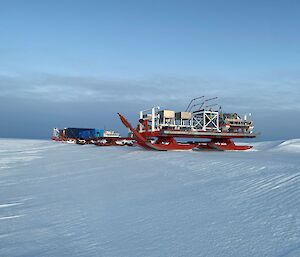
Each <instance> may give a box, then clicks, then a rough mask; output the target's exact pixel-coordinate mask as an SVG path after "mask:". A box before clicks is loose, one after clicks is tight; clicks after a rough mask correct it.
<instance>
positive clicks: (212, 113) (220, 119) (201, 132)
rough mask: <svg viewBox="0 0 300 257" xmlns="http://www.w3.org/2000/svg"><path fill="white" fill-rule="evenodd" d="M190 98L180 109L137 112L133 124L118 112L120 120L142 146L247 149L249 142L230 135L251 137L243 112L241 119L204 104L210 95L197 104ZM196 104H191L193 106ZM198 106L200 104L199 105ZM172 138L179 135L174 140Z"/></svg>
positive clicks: (178, 148) (250, 122) (252, 135)
mask: <svg viewBox="0 0 300 257" xmlns="http://www.w3.org/2000/svg"><path fill="white" fill-rule="evenodd" d="M201 98H204V97H203V96H202V97H197V98H194V99H192V101H191V102H190V104H189V105H188V107H187V109H186V110H185V111H184V112H182V111H181V112H175V111H173V110H169V109H164V110H162V109H160V107H159V106H157V107H153V108H150V109H147V110H144V111H140V113H139V122H138V125H137V127H136V128H134V127H133V126H132V125H131V124H130V123H129V121H128V120H127V119H126V118H125V117H124V116H123V115H122V114H120V113H118V115H119V117H120V119H121V121H122V123H123V124H124V125H125V126H126V127H127V128H128V129H129V130H130V131H131V132H132V134H133V135H134V138H135V140H136V141H137V144H138V145H140V146H141V147H143V148H146V149H149V150H150V149H151V150H158V151H168V150H192V149H194V150H217V151H225V150H240V151H241V150H249V149H251V148H252V146H250V145H236V144H235V143H234V141H233V139H237V138H255V137H256V136H257V135H258V134H255V133H253V128H254V126H253V122H252V121H251V120H249V119H248V118H247V117H246V116H244V119H241V118H240V116H238V115H237V114H231V115H229V114H228V113H226V114H223V112H222V111H221V108H219V109H216V108H212V106H215V105H207V103H208V102H209V101H211V100H214V99H216V97H215V98H210V99H206V100H204V101H202V102H201V103H198V104H193V105H192V103H193V102H194V101H195V100H198V99H201ZM197 106H198V108H195V107H197ZM199 106H200V107H199ZM176 139H180V140H179V141H177V140H176ZM182 139H185V140H187V139H194V140H195V139H196V140H199V139H208V140H206V141H203V142H201V141H182Z"/></svg>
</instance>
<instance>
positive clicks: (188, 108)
mask: <svg viewBox="0 0 300 257" xmlns="http://www.w3.org/2000/svg"><path fill="white" fill-rule="evenodd" d="M203 97H204V95H203V96H198V97H196V98H193V99H192V100H191V101H190V103H189V105H188V107H187V108H186V110H185V111H186V112H187V111H188V110H189V108H190V106H191V104H192V103H193V102H194V101H195V100H198V99H200V98H203Z"/></svg>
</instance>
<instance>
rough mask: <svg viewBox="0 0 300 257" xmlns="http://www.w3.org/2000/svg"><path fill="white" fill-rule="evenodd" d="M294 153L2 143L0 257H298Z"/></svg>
mask: <svg viewBox="0 0 300 257" xmlns="http://www.w3.org/2000/svg"><path fill="white" fill-rule="evenodd" d="M299 147H300V140H291V141H287V142H283V143H282V142H273V143H272V142H271V143H270V142H261V143H257V144H256V151H247V152H195V151H189V152H154V151H145V150H142V149H140V148H138V147H132V148H130V147H96V146H92V145H91V146H79V145H69V144H62V143H56V142H51V141H39V140H8V139H1V140H0V256H5V257H6V256H112V257H118V256H122V257H123V256H128V257H134V256H143V257H146V256H238V257H241V256H278V257H280V256H300V152H299Z"/></svg>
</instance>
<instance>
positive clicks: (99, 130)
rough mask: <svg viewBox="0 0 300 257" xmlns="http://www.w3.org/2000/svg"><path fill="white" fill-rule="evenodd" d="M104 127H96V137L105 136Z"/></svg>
mask: <svg viewBox="0 0 300 257" xmlns="http://www.w3.org/2000/svg"><path fill="white" fill-rule="evenodd" d="M103 136H104V129H95V137H103Z"/></svg>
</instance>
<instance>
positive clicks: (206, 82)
mask: <svg viewBox="0 0 300 257" xmlns="http://www.w3.org/2000/svg"><path fill="white" fill-rule="evenodd" d="M0 5H1V8H0V24H1V26H0V39H1V40H0V56H1V58H0V89H1V90H0V116H1V119H2V122H1V124H2V125H1V127H0V136H2V137H34V138H35V137H36V138H46V137H47V136H48V135H49V133H50V130H51V128H52V127H53V126H61V127H66V126H80V127H83V126H87V127H103V126H106V127H107V128H111V129H116V130H120V131H121V132H125V131H126V130H125V129H124V128H123V127H122V125H121V123H120V122H119V120H118V118H117V116H116V114H115V113H116V112H117V111H120V112H122V113H124V114H125V115H127V116H128V117H129V118H130V119H131V120H132V121H135V120H136V117H137V116H136V115H137V112H138V110H140V109H144V108H147V107H149V106H152V105H161V106H163V107H166V108H169V109H176V110H180V109H181V108H184V106H185V105H187V103H188V102H189V99H190V98H193V97H195V96H198V95H207V96H208V97H211V96H216V95H217V96H218V97H219V100H218V102H219V103H220V104H221V105H222V106H223V109H224V110H228V111H236V112H240V113H246V112H252V114H253V119H254V121H255V125H256V130H257V131H260V132H262V138H263V139H285V138H295V137H299V130H298V127H299V126H300V121H299V120H300V119H297V118H295V117H299V114H300V103H299V97H300V73H299V70H300V56H299V53H300V33H299V28H300V16H299V13H300V2H299V1H289V0H287V1H281V0H278V1H230V0H229V1H200V0H199V1H163V0H161V1H150V0H148V1H146V0H140V1H114V0H111V1H88V0H87V1H54V0H52V1H45V0H44V1H30V0H28V1H13V0H11V1H0ZM274 124H276V128H275V129H274ZM287 124H288V126H289V129H288V131H287V130H286V125H287Z"/></svg>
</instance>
